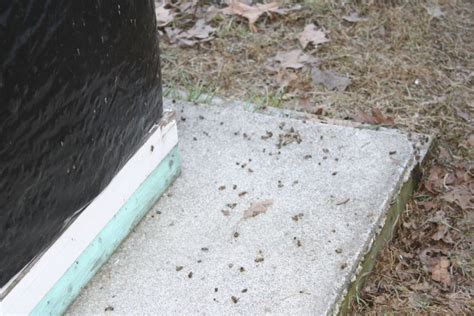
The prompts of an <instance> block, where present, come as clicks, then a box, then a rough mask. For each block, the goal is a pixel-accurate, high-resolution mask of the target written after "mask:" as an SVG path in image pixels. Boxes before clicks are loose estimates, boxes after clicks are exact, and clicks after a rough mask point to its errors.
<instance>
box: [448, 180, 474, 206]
mask: <svg viewBox="0 0 474 316" xmlns="http://www.w3.org/2000/svg"><path fill="white" fill-rule="evenodd" d="M441 198H442V199H443V200H445V201H447V202H449V203H455V204H457V205H458V206H459V207H460V208H462V209H463V210H472V209H474V192H472V191H471V189H470V187H469V185H458V186H456V187H454V188H453V189H452V190H451V191H449V192H447V193H445V194H443V195H442V197H441Z"/></svg>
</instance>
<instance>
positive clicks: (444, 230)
mask: <svg viewBox="0 0 474 316" xmlns="http://www.w3.org/2000/svg"><path fill="white" fill-rule="evenodd" d="M431 239H433V240H436V241H439V240H442V241H444V242H445V243H447V244H454V241H453V239H452V237H451V233H450V232H449V227H448V226H446V225H444V224H438V229H437V231H436V233H434V234H433V236H431Z"/></svg>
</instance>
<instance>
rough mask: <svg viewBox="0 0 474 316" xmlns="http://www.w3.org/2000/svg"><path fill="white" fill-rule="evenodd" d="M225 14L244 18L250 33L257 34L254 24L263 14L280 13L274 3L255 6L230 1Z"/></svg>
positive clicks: (233, 0) (235, 0)
mask: <svg viewBox="0 0 474 316" xmlns="http://www.w3.org/2000/svg"><path fill="white" fill-rule="evenodd" d="M223 12H224V13H225V14H229V15H238V16H241V17H244V18H246V19H247V20H248V21H249V28H250V30H251V31H252V32H257V27H256V26H255V23H256V22H257V20H258V18H259V17H260V16H262V15H263V14H269V13H272V12H274V13H280V12H279V5H278V3H276V2H270V3H265V4H261V3H257V4H255V5H248V4H245V3H242V2H240V1H237V0H231V1H230V3H229V6H228V7H227V8H225V9H224V10H223Z"/></svg>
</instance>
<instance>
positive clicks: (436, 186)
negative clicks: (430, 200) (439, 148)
mask: <svg viewBox="0 0 474 316" xmlns="http://www.w3.org/2000/svg"><path fill="white" fill-rule="evenodd" d="M443 177H444V170H443V169H442V168H441V167H439V166H433V167H431V169H430V173H429V176H428V179H426V180H425V182H424V185H425V188H426V189H427V190H428V191H430V192H431V193H438V192H439V191H441V190H442V188H443Z"/></svg>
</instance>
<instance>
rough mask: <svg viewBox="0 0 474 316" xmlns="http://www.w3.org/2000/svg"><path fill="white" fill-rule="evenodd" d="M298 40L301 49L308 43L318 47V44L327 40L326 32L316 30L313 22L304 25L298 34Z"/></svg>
mask: <svg viewBox="0 0 474 316" xmlns="http://www.w3.org/2000/svg"><path fill="white" fill-rule="evenodd" d="M298 40H299V41H300V44H301V47H303V49H305V48H306V46H308V44H310V43H311V44H313V45H314V47H318V45H319V44H322V43H326V42H329V39H328V38H327V37H326V33H324V32H323V31H321V30H318V29H317V28H316V26H315V25H314V24H308V25H306V26H305V27H304V30H303V32H301V33H300V34H299V35H298Z"/></svg>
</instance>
